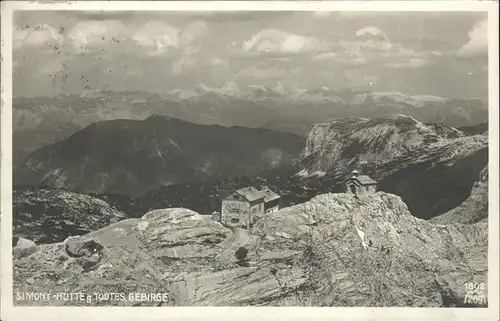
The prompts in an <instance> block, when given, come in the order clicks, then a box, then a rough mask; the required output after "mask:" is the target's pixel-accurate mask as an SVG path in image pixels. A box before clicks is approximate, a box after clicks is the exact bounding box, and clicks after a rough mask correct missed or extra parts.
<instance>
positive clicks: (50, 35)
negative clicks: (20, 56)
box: [13, 24, 64, 50]
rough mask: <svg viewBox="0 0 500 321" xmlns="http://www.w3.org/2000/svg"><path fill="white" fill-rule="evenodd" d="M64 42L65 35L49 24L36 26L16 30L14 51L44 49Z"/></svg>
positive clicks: (14, 32) (14, 33)
mask: <svg viewBox="0 0 500 321" xmlns="http://www.w3.org/2000/svg"><path fill="white" fill-rule="evenodd" d="M63 41H64V37H63V35H61V34H60V33H59V31H58V30H56V29H55V28H54V27H52V26H50V25H48V24H41V25H36V26H35V27H24V28H19V27H16V28H14V31H13V49H14V50H19V49H22V48H27V49H28V50H29V48H30V47H31V48H32V47H42V46H45V45H48V44H60V43H62V42H63Z"/></svg>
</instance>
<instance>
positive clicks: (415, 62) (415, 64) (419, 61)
mask: <svg viewBox="0 0 500 321" xmlns="http://www.w3.org/2000/svg"><path fill="white" fill-rule="evenodd" d="M428 63H429V61H428V60H427V59H425V58H410V59H408V60H407V61H402V62H390V63H386V64H385V65H384V66H385V67H388V68H422V67H424V66H426V65H427V64H428Z"/></svg>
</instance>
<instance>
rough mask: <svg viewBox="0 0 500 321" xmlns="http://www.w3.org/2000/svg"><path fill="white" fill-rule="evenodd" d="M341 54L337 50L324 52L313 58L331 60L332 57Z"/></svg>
mask: <svg viewBox="0 0 500 321" xmlns="http://www.w3.org/2000/svg"><path fill="white" fill-rule="evenodd" d="M338 56H339V55H338V54H337V53H335V52H324V53H320V54H319V55H316V56H314V57H313V58H312V59H313V60H329V59H332V58H337V57H338Z"/></svg>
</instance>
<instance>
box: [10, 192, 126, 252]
mask: <svg viewBox="0 0 500 321" xmlns="http://www.w3.org/2000/svg"><path fill="white" fill-rule="evenodd" d="M12 196H13V215H12V219H13V226H12V233H13V235H14V236H15V237H21V238H29V239H30V240H32V241H34V242H36V243H37V244H39V243H54V242H61V241H64V240H65V239H66V238H67V237H68V236H71V235H73V236H74V235H82V234H86V233H89V232H91V231H95V230H97V229H100V228H102V227H104V226H107V225H109V224H112V223H116V222H118V221H120V220H122V219H124V218H126V214H124V213H123V212H121V211H119V210H118V209H116V208H115V207H113V206H111V205H109V204H107V203H106V202H104V201H102V200H100V199H98V198H95V197H92V196H89V195H85V194H80V193H73V192H69V191H65V190H60V189H55V188H33V187H22V188H16V189H14V192H13V195H12Z"/></svg>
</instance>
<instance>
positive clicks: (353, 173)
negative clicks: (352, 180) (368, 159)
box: [351, 170, 359, 177]
mask: <svg viewBox="0 0 500 321" xmlns="http://www.w3.org/2000/svg"><path fill="white" fill-rule="evenodd" d="M358 175H359V171H358V170H353V171H352V173H351V177H358Z"/></svg>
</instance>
